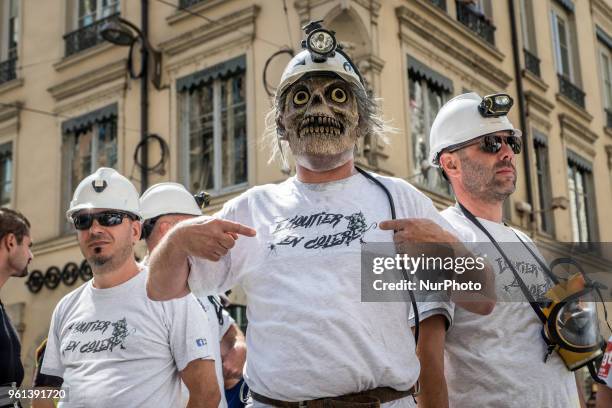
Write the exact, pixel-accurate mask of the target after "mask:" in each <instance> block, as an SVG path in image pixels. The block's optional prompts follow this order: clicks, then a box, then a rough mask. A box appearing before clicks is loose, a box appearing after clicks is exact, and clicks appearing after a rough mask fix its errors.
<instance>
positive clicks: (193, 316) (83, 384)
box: [41, 269, 216, 408]
mask: <svg viewBox="0 0 612 408" xmlns="http://www.w3.org/2000/svg"><path fill="white" fill-rule="evenodd" d="M147 273H148V271H147V270H146V269H145V270H142V271H141V272H140V273H139V274H138V275H136V276H135V277H133V278H132V279H130V280H128V281H127V282H124V283H122V284H121V285H118V286H115V287H112V288H108V289H96V288H94V287H93V284H92V281H89V282H86V283H85V284H83V285H82V286H81V287H79V288H77V289H76V290H74V291H73V292H71V293H69V294H68V295H66V296H65V297H64V298H63V299H62V300H61V301H60V302H59V303H58V304H57V306H56V308H55V311H54V312H53V317H52V318H51V327H50V328H49V339H48V342H47V348H46V351H45V357H44V360H43V365H42V370H41V371H42V373H43V374H49V375H55V376H59V377H62V378H63V379H64V384H63V386H62V388H64V389H68V393H69V394H68V401H67V402H62V403H60V407H100V408H106V407H128V406H129V407H153V406H156V407H181V406H183V405H184V403H185V401H183V400H182V397H181V393H180V386H181V380H180V377H179V372H180V371H182V370H183V369H184V368H185V367H186V366H187V364H189V363H190V362H191V361H193V360H197V359H213V354H212V352H211V347H210V344H211V342H216V339H215V340H214V341H213V339H212V337H211V334H210V328H209V324H208V319H207V318H206V315H205V314H204V313H202V308H201V306H200V305H199V304H198V302H197V300H196V299H195V297H194V296H193V295H188V296H185V297H183V298H181V299H175V300H171V301H167V302H154V301H152V300H150V299H149V298H148V297H147V294H146V287H145V284H146V279H147Z"/></svg>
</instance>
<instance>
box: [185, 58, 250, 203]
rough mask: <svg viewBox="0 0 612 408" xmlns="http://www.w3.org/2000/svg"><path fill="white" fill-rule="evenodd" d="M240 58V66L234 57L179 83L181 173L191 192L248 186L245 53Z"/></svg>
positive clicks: (216, 190) (227, 189) (216, 192)
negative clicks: (225, 62)
mask: <svg viewBox="0 0 612 408" xmlns="http://www.w3.org/2000/svg"><path fill="white" fill-rule="evenodd" d="M239 59H240V61H242V65H241V67H236V65H240V62H237V60H233V61H234V62H232V61H230V62H229V64H220V65H219V66H215V67H212V68H211V69H209V70H205V71H203V72H201V73H197V74H195V79H194V77H192V78H186V79H183V80H180V81H179V85H178V88H179V91H181V90H182V92H181V98H182V101H181V105H182V109H181V127H182V129H181V133H182V155H183V156H182V157H183V161H182V163H183V166H182V169H181V176H182V178H183V182H184V184H185V185H186V186H188V188H189V189H190V190H191V191H192V192H197V191H200V190H207V191H209V192H212V193H215V194H219V193H223V192H228V191H231V190H235V189H237V188H240V187H244V186H246V184H247V181H248V180H247V128H246V126H247V124H246V89H245V86H246V84H245V69H244V57H240V58H239ZM232 64H234V65H232ZM228 66H229V67H230V68H228V69H227V70H225V71H224V69H225V68H227V67H228ZM224 67H225V68H224Z"/></svg>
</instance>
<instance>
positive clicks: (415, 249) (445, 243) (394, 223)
mask: <svg viewBox="0 0 612 408" xmlns="http://www.w3.org/2000/svg"><path fill="white" fill-rule="evenodd" d="M379 228H380V229H381V230H393V231H395V234H394V235H393V241H394V242H395V245H396V248H397V251H398V252H399V253H412V254H414V255H415V256H419V255H421V254H422V253H423V252H429V255H430V256H434V257H442V258H446V257H447V256H451V257H455V258H465V259H467V258H475V256H474V255H472V253H471V252H470V251H468V250H467V249H466V248H465V246H464V245H463V244H462V243H461V242H460V241H459V240H458V239H457V237H455V236H454V235H453V234H451V233H450V232H448V231H446V230H445V229H444V228H442V227H441V226H439V225H438V224H436V223H435V222H434V221H432V220H430V219H426V218H402V219H397V220H388V221H383V222H381V223H380V224H379ZM412 244H416V245H414V246H413V245H412ZM419 244H425V245H424V246H423V245H419ZM428 244H432V245H428ZM435 244H438V245H435ZM440 244H441V245H440ZM430 251H433V253H432V252H430ZM426 255H427V254H426ZM452 279H454V280H455V281H456V282H457V283H463V282H477V283H480V284H481V286H482V288H481V290H479V291H478V292H458V291H454V292H452V293H451V300H452V301H453V302H455V303H456V304H457V305H458V306H459V307H461V308H463V309H465V310H467V311H469V312H472V313H476V314H480V315H488V314H490V313H491V312H493V308H494V307H495V301H496V295H495V278H494V275H493V270H492V268H491V266H490V265H489V264H488V263H485V267H484V269H483V270H477V269H472V270H468V269H466V271H465V272H464V273H461V274H459V273H455V274H453V276H452Z"/></svg>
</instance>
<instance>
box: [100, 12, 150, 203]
mask: <svg viewBox="0 0 612 408" xmlns="http://www.w3.org/2000/svg"><path fill="white" fill-rule="evenodd" d="M148 17H149V9H148V4H147V0H142V31H141V30H140V29H139V28H138V27H136V26H135V25H134V24H132V23H131V22H129V21H128V20H126V19H123V18H121V17H117V18H116V19H113V20H111V21H109V22H107V23H106V24H104V26H103V27H102V29H101V31H100V35H101V36H102V38H104V39H105V40H106V41H108V42H110V43H112V44H116V45H120V46H123V47H130V52H129V57H128V71H129V73H130V77H131V78H133V79H137V78H140V143H139V144H138V147H137V148H136V153H137V151H138V148H140V149H142V153H141V163H140V190H141V192H144V191H145V190H146V189H147V187H148V167H149V154H148V149H147V147H148V145H147V140H148V138H149V134H148V133H149V82H148V76H149V75H148V72H149V69H148V65H149V53H150V54H151V56H152V57H153V77H152V78H151V81H152V82H153V85H154V86H155V88H156V89H161V53H160V52H159V51H157V50H155V49H154V48H153V47H152V46H151V43H150V42H149V39H148V38H147V35H148V31H149V30H148V27H149V25H148ZM134 32H135V33H136V34H134ZM139 39H140V55H141V67H140V72H138V73H135V72H134V69H133V68H134V66H133V63H132V51H133V48H134V44H136V42H138V40H139Z"/></svg>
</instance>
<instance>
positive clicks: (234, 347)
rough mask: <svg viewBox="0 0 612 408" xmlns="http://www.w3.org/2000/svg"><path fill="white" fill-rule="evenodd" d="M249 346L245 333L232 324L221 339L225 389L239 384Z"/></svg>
mask: <svg viewBox="0 0 612 408" xmlns="http://www.w3.org/2000/svg"><path fill="white" fill-rule="evenodd" d="M246 354H247V348H246V343H245V339H244V334H242V331H240V329H239V328H238V326H236V324H235V323H234V324H232V325H231V326H230V328H229V329H228V330H227V332H226V333H225V335H223V339H221V361H223V380H224V385H225V389H230V388H232V387H233V386H234V385H236V384H238V382H239V381H240V379H241V378H242V369H243V368H244V363H245V361H246Z"/></svg>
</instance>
